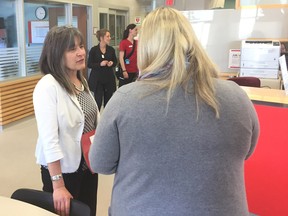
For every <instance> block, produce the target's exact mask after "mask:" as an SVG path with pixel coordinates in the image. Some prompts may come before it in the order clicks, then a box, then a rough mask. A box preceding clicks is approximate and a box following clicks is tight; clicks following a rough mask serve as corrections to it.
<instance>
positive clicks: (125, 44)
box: [119, 39, 138, 73]
mask: <svg viewBox="0 0 288 216" xmlns="http://www.w3.org/2000/svg"><path fill="white" fill-rule="evenodd" d="M134 46H135V48H134V51H133V54H132V56H131V57H130V58H129V61H130V64H126V63H125V68H126V70H127V72H128V73H137V72H138V67H137V41H136V40H134ZM132 48H133V44H132V43H131V42H130V41H129V40H127V39H124V40H122V41H121V42H120V44H119V50H120V51H124V52H125V56H127V55H129V53H131V51H132ZM124 62H125V61H124Z"/></svg>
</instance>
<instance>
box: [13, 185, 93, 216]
mask: <svg viewBox="0 0 288 216" xmlns="http://www.w3.org/2000/svg"><path fill="white" fill-rule="evenodd" d="M11 198H12V199H16V200H19V201H23V202H26V203H30V204H32V205H35V206H38V207H40V208H43V209H46V210H48V211H50V212H53V213H56V212H55V209H54V204H53V194H52V193H49V192H45V191H40V190H34V189H28V188H20V189H18V190H16V191H15V192H14V193H13V194H12V195H11ZM90 212H91V211H90V208H89V206H88V205H86V204H85V203H82V202H80V201H79V200H75V199H71V203H70V216H90Z"/></svg>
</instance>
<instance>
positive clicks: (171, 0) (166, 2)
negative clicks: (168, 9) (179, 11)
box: [165, 0, 174, 6]
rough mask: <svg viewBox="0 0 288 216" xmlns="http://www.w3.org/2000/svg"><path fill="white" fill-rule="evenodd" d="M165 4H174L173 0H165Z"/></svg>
mask: <svg viewBox="0 0 288 216" xmlns="http://www.w3.org/2000/svg"><path fill="white" fill-rule="evenodd" d="M165 5H166V6H172V5H174V0H165Z"/></svg>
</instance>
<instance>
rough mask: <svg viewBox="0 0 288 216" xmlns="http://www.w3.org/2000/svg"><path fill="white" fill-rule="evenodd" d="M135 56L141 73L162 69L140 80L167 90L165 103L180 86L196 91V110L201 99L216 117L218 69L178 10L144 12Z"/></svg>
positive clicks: (166, 8)
mask: <svg viewBox="0 0 288 216" xmlns="http://www.w3.org/2000/svg"><path fill="white" fill-rule="evenodd" d="M137 56H138V61H137V62H138V67H139V71H140V74H141V76H143V77H144V76H145V75H146V76H147V75H148V74H150V73H153V72H157V71H162V73H161V75H159V76H150V77H149V76H147V77H148V78H145V79H143V81H144V82H149V83H150V84H154V85H156V87H157V89H158V90H161V89H167V90H168V93H167V99H168V103H169V100H170V98H171V97H172V95H173V92H174V90H175V88H176V87H177V86H182V87H183V88H184V90H185V92H186V93H187V94H195V98H196V104H197V113H199V102H204V103H206V104H208V105H209V106H210V107H211V108H212V109H213V110H214V111H215V115H216V117H217V118H218V117H219V107H218V103H217V99H216V98H215V89H214V85H213V78H216V77H217V74H218V71H217V69H216V67H215V65H214V64H213V63H212V61H211V60H210V59H209V57H208V56H207V54H206V53H205V51H204V49H203V48H202V46H201V44H200V42H199V41H198V39H197V37H196V35H195V33H194V31H193V29H192V26H191V24H190V23H189V21H188V20H187V19H186V18H185V17H184V15H183V14H181V13H180V12H179V11H177V10H175V9H173V8H169V7H160V8H157V9H155V10H154V11H152V12H150V13H149V14H148V15H147V17H146V18H145V19H144V21H143V24H142V26H141V30H140V34H139V44H138V55H137ZM169 65H170V66H169ZM163 69H164V71H163ZM141 76H140V79H141ZM141 81H142V80H141Z"/></svg>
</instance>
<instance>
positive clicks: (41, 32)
mask: <svg viewBox="0 0 288 216" xmlns="http://www.w3.org/2000/svg"><path fill="white" fill-rule="evenodd" d="M48 31H49V21H29V22H28V37H29V43H32V44H33V43H44V40H45V37H46V35H47V33H48Z"/></svg>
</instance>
